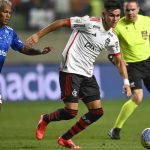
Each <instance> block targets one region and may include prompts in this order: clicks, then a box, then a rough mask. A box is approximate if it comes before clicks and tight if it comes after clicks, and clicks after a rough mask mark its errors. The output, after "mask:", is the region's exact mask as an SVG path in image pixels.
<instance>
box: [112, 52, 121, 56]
mask: <svg viewBox="0 0 150 150" xmlns="http://www.w3.org/2000/svg"><path fill="white" fill-rule="evenodd" d="M112 55H113V56H118V55H120V52H119V53H115V54H112Z"/></svg>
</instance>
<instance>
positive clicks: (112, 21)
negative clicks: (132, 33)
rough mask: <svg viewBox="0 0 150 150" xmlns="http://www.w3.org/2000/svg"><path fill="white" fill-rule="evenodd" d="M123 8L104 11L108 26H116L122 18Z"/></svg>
mask: <svg viewBox="0 0 150 150" xmlns="http://www.w3.org/2000/svg"><path fill="white" fill-rule="evenodd" d="M120 14H121V10H120V9H115V10H109V11H105V12H104V13H103V17H104V22H105V24H106V26H107V28H108V29H109V28H115V27H116V25H117V23H118V21H119V19H120Z"/></svg>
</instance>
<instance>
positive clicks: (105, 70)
mask: <svg viewBox="0 0 150 150" xmlns="http://www.w3.org/2000/svg"><path fill="white" fill-rule="evenodd" d="M11 1H12V3H13V7H14V9H13V13H12V18H11V21H10V26H11V27H12V28H14V29H15V30H16V32H17V33H18V35H19V36H20V38H21V39H22V41H24V42H25V41H26V39H27V38H28V37H29V36H30V35H31V34H32V33H34V32H36V31H37V30H39V29H41V28H43V27H45V26H46V25H48V24H49V23H51V22H53V21H54V20H55V19H60V18H65V17H70V16H84V15H90V16H99V14H101V12H102V10H103V0H82V1H81V0H63V1H61V0H11ZM140 2H141V12H140V13H142V14H144V15H149V14H150V10H149V9H148V8H149V6H150V1H149V0H141V1H140ZM122 15H123V14H122ZM70 33H71V31H70V30H69V29H61V30H59V31H55V32H53V33H50V34H48V35H47V36H45V37H44V38H43V39H42V40H41V41H40V42H39V44H37V45H36V46H35V47H38V48H43V47H45V46H47V45H50V46H53V47H54V51H53V52H51V53H50V54H48V55H44V56H33V57H31V56H25V55H22V54H19V53H16V52H14V51H9V53H8V56H7V59H6V62H5V65H4V68H3V71H2V77H1V78H0V79H2V78H5V81H3V80H0V83H1V84H2V83H3V82H7V83H5V84H6V85H5V84H3V85H4V86H2V91H5V90H6V88H7V87H8V86H10V87H8V88H7V89H12V90H11V92H10V93H13V94H14V95H16V94H19V91H17V92H16V89H15V88H11V82H14V81H12V80H11V79H10V80H9V79H7V78H8V77H7V74H8V73H10V75H11V76H12V74H13V73H14V72H17V73H18V74H20V76H21V77H22V76H23V75H22V74H23V73H25V72H24V71H26V73H27V72H28V73H29V72H31V71H32V70H34V69H35V68H36V67H37V66H38V65H39V64H41V65H43V66H44V67H45V68H46V69H47V70H46V72H48V70H49V71H50V72H51V69H50V68H51V67H52V68H54V70H56V69H58V65H59V62H60V59H61V52H62V50H63V48H64V47H65V44H66V42H67V40H68V37H69V34H70ZM96 64H97V68H98V69H99V71H100V73H98V74H97V76H98V81H99V84H101V78H102V82H104V83H105V84H104V85H103V87H104V91H108V95H109V96H106V97H104V98H122V96H124V95H123V94H120V93H121V82H122V81H121V79H120V77H119V76H118V75H117V72H116V70H115V69H114V67H113V66H112V65H111V64H110V63H109V62H108V60H107V52H102V53H101V55H100V56H99V57H98V58H97V60H96ZM48 66H49V67H48ZM54 66H55V67H54ZM18 68H20V69H18ZM27 68H28V69H27ZM100 68H102V69H100ZM52 70H53V69H52ZM57 72H58V70H57ZM44 75H45V73H44ZM110 75H111V78H110ZM56 77H57V75H56ZM9 78H11V77H9ZM12 78H13V76H12ZM18 80H19V78H18ZM21 82H23V81H22V80H21ZM110 83H111V84H110ZM21 84H22V85H20V84H19V86H22V87H24V85H23V84H24V83H21ZM112 85H113V87H114V88H110V87H111V86H112ZM114 85H115V86H114ZM14 86H15V84H14ZM29 86H31V87H29V88H31V89H32V88H33V91H35V90H36V88H35V87H36V84H35V85H33V86H32V83H31V85H29ZM50 86H52V89H54V90H55V85H54V87H53V85H50ZM3 87H6V88H3ZM103 87H102V88H103ZM23 90H24V89H23ZM2 93H6V94H5V95H4V97H5V98H6V99H7V100H11V98H8V96H7V94H8V91H5V92H2ZM111 93H114V94H111ZM10 95H11V94H10ZM19 95H21V94H19ZM146 96H148V93H147V92H146ZM9 97H11V96H9ZM22 98H23V99H26V97H22ZM27 99H29V100H30V97H28V98H27ZM31 99H32V98H31ZM35 99H36V98H35ZM38 99H41V98H39V97H37V100H38ZM43 99H49V97H43ZM52 99H53V98H52ZM12 100H14V99H12ZM16 100H18V98H16Z"/></svg>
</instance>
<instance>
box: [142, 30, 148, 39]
mask: <svg viewBox="0 0 150 150" xmlns="http://www.w3.org/2000/svg"><path fill="white" fill-rule="evenodd" d="M141 35H142V38H143V39H144V40H147V38H148V33H147V31H141Z"/></svg>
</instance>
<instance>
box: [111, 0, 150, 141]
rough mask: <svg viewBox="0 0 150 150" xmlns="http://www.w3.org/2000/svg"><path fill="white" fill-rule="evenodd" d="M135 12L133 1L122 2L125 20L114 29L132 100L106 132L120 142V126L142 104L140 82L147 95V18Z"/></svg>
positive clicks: (149, 24)
mask: <svg viewBox="0 0 150 150" xmlns="http://www.w3.org/2000/svg"><path fill="white" fill-rule="evenodd" d="M139 10H140V7H139V2H138V1H137V0H125V1H124V12H125V17H123V18H122V19H121V20H120V21H119V23H118V24H117V27H116V28H115V32H116V34H117V36H118V38H119V42H120V46H121V50H122V55H123V58H124V60H125V61H126V63H127V69H128V75H129V81H130V87H131V90H132V97H131V99H129V100H128V101H127V102H125V104H124V105H123V106H122V108H121V111H120V113H119V115H118V117H117V119H116V122H115V124H114V126H113V128H112V129H111V130H110V131H109V136H110V137H111V139H120V131H121V129H122V127H123V125H124V123H125V122H126V120H127V119H128V118H129V117H130V116H131V114H132V113H133V112H134V111H135V109H136V108H137V107H138V105H139V104H140V103H141V102H142V99H143V89H142V80H143V82H144V85H145V87H146V89H147V90H148V91H149V92H150V42H149V40H150V17H147V16H143V15H139V14H138V13H139ZM110 59H111V58H110Z"/></svg>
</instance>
